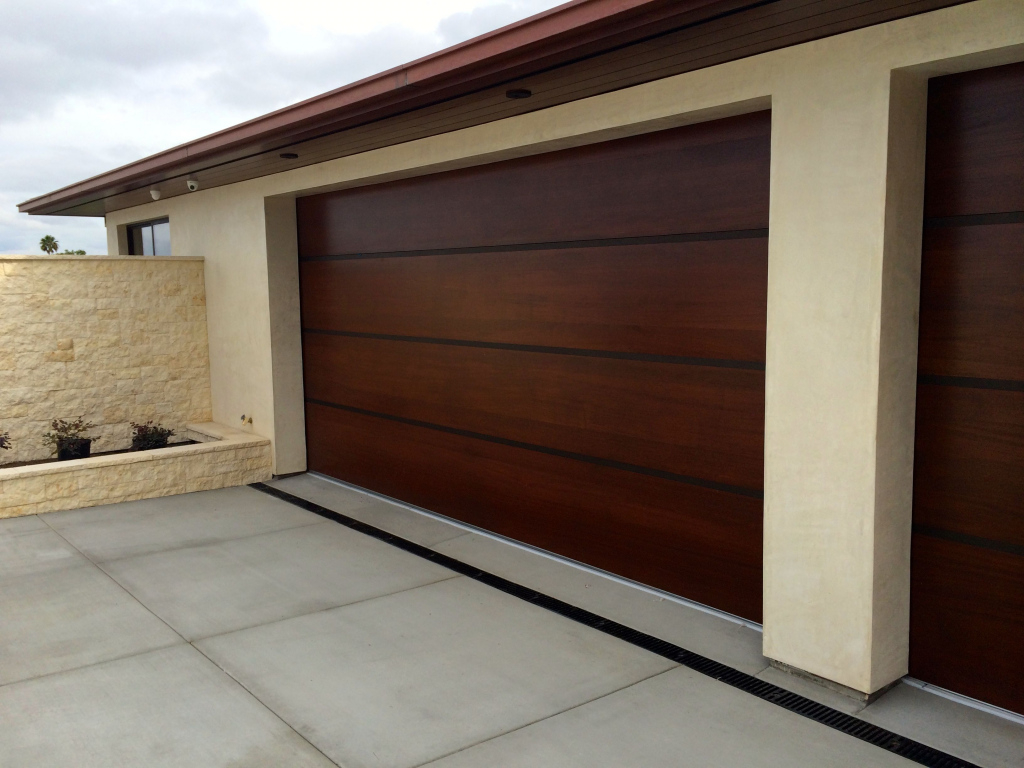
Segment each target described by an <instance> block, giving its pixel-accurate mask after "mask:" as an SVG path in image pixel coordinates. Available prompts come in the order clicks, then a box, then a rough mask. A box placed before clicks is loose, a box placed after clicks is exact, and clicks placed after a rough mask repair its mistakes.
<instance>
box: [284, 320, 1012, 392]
mask: <svg viewBox="0 0 1024 768" xmlns="http://www.w3.org/2000/svg"><path fill="white" fill-rule="evenodd" d="M302 332H303V333H316V334H321V335H324V336H346V337H349V338H353V339H378V340H381V341H405V342H409V343H411V344H440V345H442V346H451V347H473V348H477V349H504V350H508V351H510V352H535V353H538V354H543V355H571V356H574V357H599V358H605V359H607V360H634V361H637V362H644V363H665V364H667V365H697V366H707V367H709V368H736V369H738V370H742V371H763V370H764V369H765V366H764V363H761V362H754V361H749V360H716V359H714V358H708V357H679V356H677V355H645V354H642V353H638V352H616V351H614V350H604V349H579V348H575V347H545V346H541V345H538V344H503V343H501V342H495V341H473V340H471V339H435V338H430V337H426V336H396V335H394V334H386V333H360V332H358V331H330V330H326V329H323V328H303V329H302ZM1011 383H1012V382H1011Z"/></svg>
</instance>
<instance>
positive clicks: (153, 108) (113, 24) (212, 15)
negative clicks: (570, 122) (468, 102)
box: [0, 0, 558, 253]
mask: <svg viewBox="0 0 1024 768" xmlns="http://www.w3.org/2000/svg"><path fill="white" fill-rule="evenodd" d="M557 4H558V3H557V2H555V1H554V0H505V1H502V0H430V2H423V0H419V2H416V1H415V0H375V2H365V0H362V1H360V0H344V1H337V0H336V1H335V2H328V1H326V0H287V1H285V0H206V1H205V2H202V1H200V0H177V1H176V2H174V3H166V2H160V1H159V0H99V1H95V0H94V1H92V2H87V1H76V0H33V2H31V3H29V2H24V0H0V253H34V252H38V242H39V238H40V237H42V235H44V234H53V235H54V236H56V237H57V239H58V240H59V241H60V243H61V247H62V249H63V248H65V247H66V248H72V249H76V248H84V249H86V250H88V251H89V252H90V253H103V252H105V250H106V238H105V235H104V231H103V223H102V220H101V219H83V218H73V217H29V216H26V215H24V214H19V213H17V210H16V204H17V203H18V202H21V201H23V200H26V199H28V198H31V197H35V196H37V195H40V194H43V193H46V192H49V191H52V190H54V189H57V188H59V187H61V186H64V185H67V184H71V183H74V182H76V181H79V180H81V179H84V178H87V177H88V176H92V175H95V174H97V173H101V172H103V171H105V170H108V169H110V168H113V167H116V166H119V165H123V164H125V163H128V162H131V161H133V160H136V159H138V158H140V157H144V156H145V155H148V154H152V153H154V152H158V151H160V150H161V149H166V148H168V147H170V146H173V145H175V144H180V143H183V142H185V141H188V140H190V139H194V138H197V137H199V136H202V135H205V134H207V133H211V132H213V131H216V130H219V129H221V128H226V127H228V126H230V125H233V124H235V123H238V122H241V121H243V120H247V119H250V118H252V117H255V116H257V115H260V114H263V113H266V112H269V111H271V110H274V109H277V108H280V107H282V106H285V105H287V104H290V103H294V102H295V101H299V100H301V99H304V98H308V97H310V96H314V95H316V94H318V93H322V92H324V91H327V90H330V89H332V88H337V87H339V86H342V85H345V84H346V83H349V82H352V81H354V80H358V79H360V78H363V77H367V76H369V75H372V74H374V73H376V72H379V71H381V70H383V69H388V68H390V67H393V66H397V65H399V64H402V63H404V62H407V61H410V60H412V59H416V58H419V57H421V56H424V55H426V54H428V53H431V52H433V51H436V50H439V49H441V48H445V47H447V46H449V45H453V44H455V43H457V42H461V41H462V40H465V39H468V38H470V37H473V36H476V35H478V34H481V33H483V32H486V31H489V30H491V29H495V28H497V27H500V26H503V25H505V24H508V23H511V22H513V21H516V20H518V19H522V18H525V17H526V16H529V15H531V14H533V13H537V12H539V11H542V10H545V9H547V8H550V7H553V6H555V5H557Z"/></svg>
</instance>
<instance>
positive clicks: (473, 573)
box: [249, 483, 980, 768]
mask: <svg viewBox="0 0 1024 768" xmlns="http://www.w3.org/2000/svg"><path fill="white" fill-rule="evenodd" d="M249 487H250V488H255V489H256V490H258V491H262V492H263V493H266V494H268V495H270V496H274V497H275V498H278V499H281V500H282V501H286V502H288V503H289V504H294V505H295V506H297V507H300V508H302V509H305V510H306V511H307V512H312V513H314V514H316V515H320V516H321V517H324V518H326V519H328V520H331V521H333V522H336V523H340V524H341V525H344V526H345V527H346V528H350V529H352V530H354V531H357V532H359V533H363V534H366V535H367V536H371V537H373V538H375V539H377V540H378V541H382V542H384V543H386V544H390V545H392V546H393V547H397V548H398V549H401V550H404V551H406V552H409V553H410V554H413V555H416V556H417V557H422V558H423V559H424V560H429V561H431V562H433V563H436V564H437V565H441V566H444V567H445V568H448V569H449V570H452V571H455V572H456V573H458V574H461V575H463V576H467V577H469V578H471V579H473V580H474V581H478V582H480V583H481V584H486V585H487V586H489V587H493V588H494V589H497V590H500V591H502V592H504V593H505V594H508V595H512V596H513V597H517V598H519V599H520V600H524V601H526V602H528V603H531V604H532V605H536V606H537V607H539V608H544V609H546V610H549V611H552V612H553V613H557V614H558V615H559V616H563V617H564V618H567V619H571V620H573V621H576V622H579V623H580V624H583V625H584V626H587V627H590V628H591V629H596V630H598V631H599V632H604V633H605V634H607V635H611V636H612V637H616V638H618V639H619V640H623V641H625V642H627V643H630V644H632V645H635V646H637V647H638V648H643V649H644V650H646V651H649V652H651V653H655V654H657V655H659V656H662V657H663V658H666V659H669V660H670V661H674V662H675V663H677V664H680V665H682V666H684V667H687V668H688V669H692V670H693V671H695V672H699V673H700V674H702V675H706V676H708V677H711V678H714V679H715V680H718V681H720V682H722V683H725V684H726V685H731V686H732V687H733V688H738V689H739V690H741V691H744V692H746V693H749V694H751V695H752V696H756V697H757V698H759V699H762V700H764V701H767V702H769V703H771V704H775V705H776V706H779V707H782V708H783V709H786V710H789V711H790V712H794V713H796V714H798V715H802V716H803V717H806V718H809V719H810V720H813V721H815V722H817V723H821V724H822V725H827V726H828V727H829V728H834V729H835V730H837V731H840V732H842V733H845V734H847V735H848V736H853V737H854V738H857V739H860V740H861V741H866V742H867V743H869V744H873V745H874V746H876V747H878V748H879V749H884V750H886V751H887V752H892V753H893V754H896V755H899V756H900V757H904V758H906V759H908V760H912V761H913V762H915V763H918V764H919V765H925V766H930V768H980V767H979V766H977V765H975V764H974V763H969V762H967V761H966V760H961V759H960V758H958V757H955V756H953V755H950V754H948V753H946V752H941V751H939V750H937V749H934V748H933V747H929V746H927V745H925V744H921V743H920V742H917V741H914V740H912V739H908V738H906V737H905V736H900V735H899V734H898V733H893V732H892V731H889V730H887V729H885V728H880V727H878V726H877V725H873V724H871V723H868V722H865V721H864V720H859V719H858V718H856V717H854V716H853V715H848V714H846V713H845V712H840V711H839V710H836V709H832V708H831V707H827V706H825V705H824V704H819V703H818V702H816V701H812V700H811V699H808V698H805V697H803V696H799V695H797V694H795V693H792V692H791V691H787V690H786V689H785V688H781V687H779V686H777V685H772V684H771V683H768V682H765V681H764V680H761V679H759V678H757V677H754V676H753V675H749V674H747V673H746V672H741V671H739V670H738V669H733V668H732V667H729V666H726V665H725V664H720V663H719V662H717V661H713V660H711V659H709V658H707V657H706V656H701V655H700V654H697V653H694V652H692V651H688V650H686V649H685V648H681V647H679V646H678V645H674V644H673V643H669V642H667V641H665V640H661V639H659V638H657V637H654V636H653V635H648V634H646V633H645V632H640V631H638V630H635V629H631V628H630V627H627V626H625V625H623V624H619V623H618V622H616V621H612V620H611V619H606V618H604V617H603V616H598V615H597V614H596V613H591V612H590V611H587V610H584V609H583V608H577V607H576V606H574V605H570V604H569V603H566V602H564V601H562V600H558V599H557V598H554V597H551V596H549V595H545V594H543V593H542V592H538V591H537V590H534V589H530V588H529V587H524V586H522V585H521V584H516V583H515V582H513V581H509V580H508V579H504V578H502V577H500V576H496V575H494V574H493V573H488V572H487V571H484V570H481V569H480V568H477V567H476V566H473V565H469V564H467V563H463V562H462V561H461V560H456V559H455V558H453V557H449V556H447V555H443V554H441V553H440V552H435V551H434V550H432V549H429V548H428V547H424V546H423V545H421V544H416V543H414V542H411V541H408V540H407V539H403V538H401V537H400V536H395V535H394V534H391V533H388V532H387V531H383V530H381V529H380V528H377V527H375V526H372V525H369V524H367V523H364V522H361V521H359V520H355V519H354V518H351V517H348V516H347V515H343V514H341V513H339V512H334V511H333V510H330V509H327V508H326V507H322V506H320V505H319V504H316V503H314V502H312V501H307V500H305V499H303V498H300V497H298V496H294V495H292V494H290V493H287V492H286V491H282V490H280V489H278V488H272V487H271V486H269V485H266V484H265V483H253V484H251V485H250V486H249Z"/></svg>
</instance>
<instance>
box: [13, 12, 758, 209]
mask: <svg viewBox="0 0 1024 768" xmlns="http://www.w3.org/2000/svg"><path fill="white" fill-rule="evenodd" d="M747 5H751V2H750V0H746V1H745V2H744V1H741V0H572V2H569V3H566V4H564V5H561V6H558V7H556V8H553V9H551V10H549V11H545V12H543V13H540V14H537V15H535V16H531V17H530V18H527V19H524V20H523V21H519V22H516V23H514V24H510V25H508V26H506V27H502V28H501V29H498V30H495V31H493V32H489V33H487V34H484V35H481V36H479V37H476V38H473V39H472V40H468V41H466V42H463V43H460V44H458V45H455V46H452V47H451V48H448V49H446V50H443V51H440V52H438V53H435V54H431V55H430V56H425V57H423V58H421V59H418V60H416V61H413V62H411V63H409V64H406V65H404V66H400V67H396V68H394V69H390V70H388V71H386V72H382V73H380V74H378V75H374V76H372V77H368V78H366V79H364V80H360V81H358V82H355V83H352V84H350V85H346V86H344V87H342V88H338V89H336V90H333V91H328V92H327V93H324V94H321V95H320V96H315V97H313V98H311V99H307V100H305V101H301V102H299V103H297V104H293V105H291V106H289V107H285V108H283V109H279V110H277V111H275V112H271V113H269V114H266V115H263V116H262V117H258V118H255V119H253V120H249V121H247V122H244V123H241V124H239V125H236V126H233V127H231V128H227V129H225V130H223V131H218V132H216V133H212V134H210V135H208V136H205V137H202V138H199V139H196V140H194V141H191V142H188V143H186V144H182V145H180V146H177V147H173V148H171V149H168V150H165V151H163V152H159V153H157V154H155V155H151V156H149V157H146V158H143V159H141V160H138V161H136V162H133V163H129V164H128V165H124V166H121V167H120V168H115V169H114V170H111V171H107V172H106V173H102V174H100V175H98V176H93V177H92V178H89V179H86V180H84V181H80V182H78V183H75V184H71V185H69V186H67V187H63V188H61V189H58V190H56V191H54V192H50V193H47V194H45V195H41V196H39V197H35V198H32V199H30V200H28V201H26V202H24V203H21V204H20V205H19V206H18V209H19V210H20V211H22V212H24V213H58V212H60V211H62V210H66V209H68V208H70V207H72V206H74V205H76V204H78V203H80V202H82V198H83V197H85V196H91V197H96V196H102V195H104V194H109V193H110V192H113V191H115V189H116V188H120V189H124V188H128V187H130V186H132V185H133V182H134V183H135V184H136V185H137V184H146V183H150V182H151V180H152V179H153V178H154V177H158V178H162V177H165V176H168V175H173V174H174V172H175V171H176V170H177V171H178V172H180V171H181V170H182V166H184V165H186V164H191V163H195V162H197V161H201V160H202V159H203V158H212V157H214V156H216V157H217V159H218V161H220V160H221V159H222V158H223V157H224V156H225V155H228V156H231V155H234V156H241V155H244V154H248V153H252V152H256V151H261V147H263V148H265V147H266V145H267V144H268V143H273V144H280V143H282V142H284V141H286V140H301V139H302V138H305V137H308V135H309V134H310V133H311V132H314V131H319V132H322V131H324V130H325V129H331V128H333V127H334V126H337V128H334V129H340V128H342V127H344V125H343V124H344V123H345V122H346V121H348V122H351V121H352V119H353V118H355V117H359V116H366V115H367V114H368V113H370V112H375V111H379V110H380V109H382V108H386V109H387V110H388V111H389V112H391V113H394V112H395V111H404V110H406V109H413V108H415V107H417V106H422V104H423V103H425V102H426V101H427V100H428V99H431V100H436V99H437V98H439V97H443V98H451V97H452V96H454V95H459V94H460V93H465V92H470V91H472V90H474V89H476V88H480V87H484V86H485V84H488V83H489V84H491V85H493V84H495V83H496V82H501V81H502V79H510V78H512V77H516V76H519V75H522V74H524V73H525V72H526V71H529V70H533V71H536V69H537V68H538V67H547V66H555V65H557V64H559V63H564V62H566V61H570V60H572V59H573V58H575V57H578V56H580V55H592V54H593V53H595V52H598V51H600V50H607V49H609V48H612V47H615V46H618V45H625V44H627V43H629V42H634V41H636V40H640V39H643V38H644V37H647V36H650V35H654V34H659V33H661V32H663V31H666V30H668V29H672V28H673V27H675V26H678V25H679V24H680V23H693V20H694V17H701V16H704V17H708V16H713V15H715V14H717V13H721V12H723V11H725V12H728V11H729V10H731V9H734V8H737V7H743V6H747Z"/></svg>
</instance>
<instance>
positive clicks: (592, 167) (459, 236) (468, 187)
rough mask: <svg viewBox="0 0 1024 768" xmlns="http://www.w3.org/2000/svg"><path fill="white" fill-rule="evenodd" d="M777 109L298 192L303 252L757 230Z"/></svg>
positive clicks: (762, 220)
mask: <svg viewBox="0 0 1024 768" xmlns="http://www.w3.org/2000/svg"><path fill="white" fill-rule="evenodd" d="M770 132H771V117H770V113H768V112H758V113H754V114H750V115H741V116H739V117H734V118H728V119H726V120H719V121H715V122H714V123H708V124H705V125H702V126H687V127H685V128H678V129H673V130H668V131H659V132H656V133H650V134H645V135H643V136H636V137H632V138H628V139H620V140H617V141H612V142H605V143H602V144H599V145H593V146H591V147H584V148H576V149H571V150H564V151H561V152H550V153H546V154H541V155H534V156H532V157H526V158H521V159H518V160H511V161H507V162H503V163H500V164H493V165H485V166H479V167H474V168H469V169H464V170H458V171H449V172H447V173H440V174H435V175H433V176H430V177H426V178H419V179H407V180H403V181H397V182H391V183H388V184H380V185H376V186H374V187H369V188H358V189H354V190H343V191H340V192H335V193H329V194H324V195H316V196H313V197H306V198H300V199H299V200H298V201H297V203H298V205H297V212H298V222H299V251H300V253H301V255H302V256H303V257H311V256H337V255H343V254H359V253H381V252H384V253H387V252H394V251H410V250H412V251H417V250H423V249H435V248H447V249H450V248H468V247H477V246H495V245H508V244H514V243H544V242H553V241H564V240H578V239H591V238H619V237H635V236H649V235H658V234H672V233H679V232H716V231H724V230H737V229H740V230H742V229H760V228H765V227H767V226H768V204H767V203H768V184H769V179H768V165H767V164H766V163H765V162H764V158H765V157H766V156H767V154H768V152H769V143H770Z"/></svg>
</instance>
